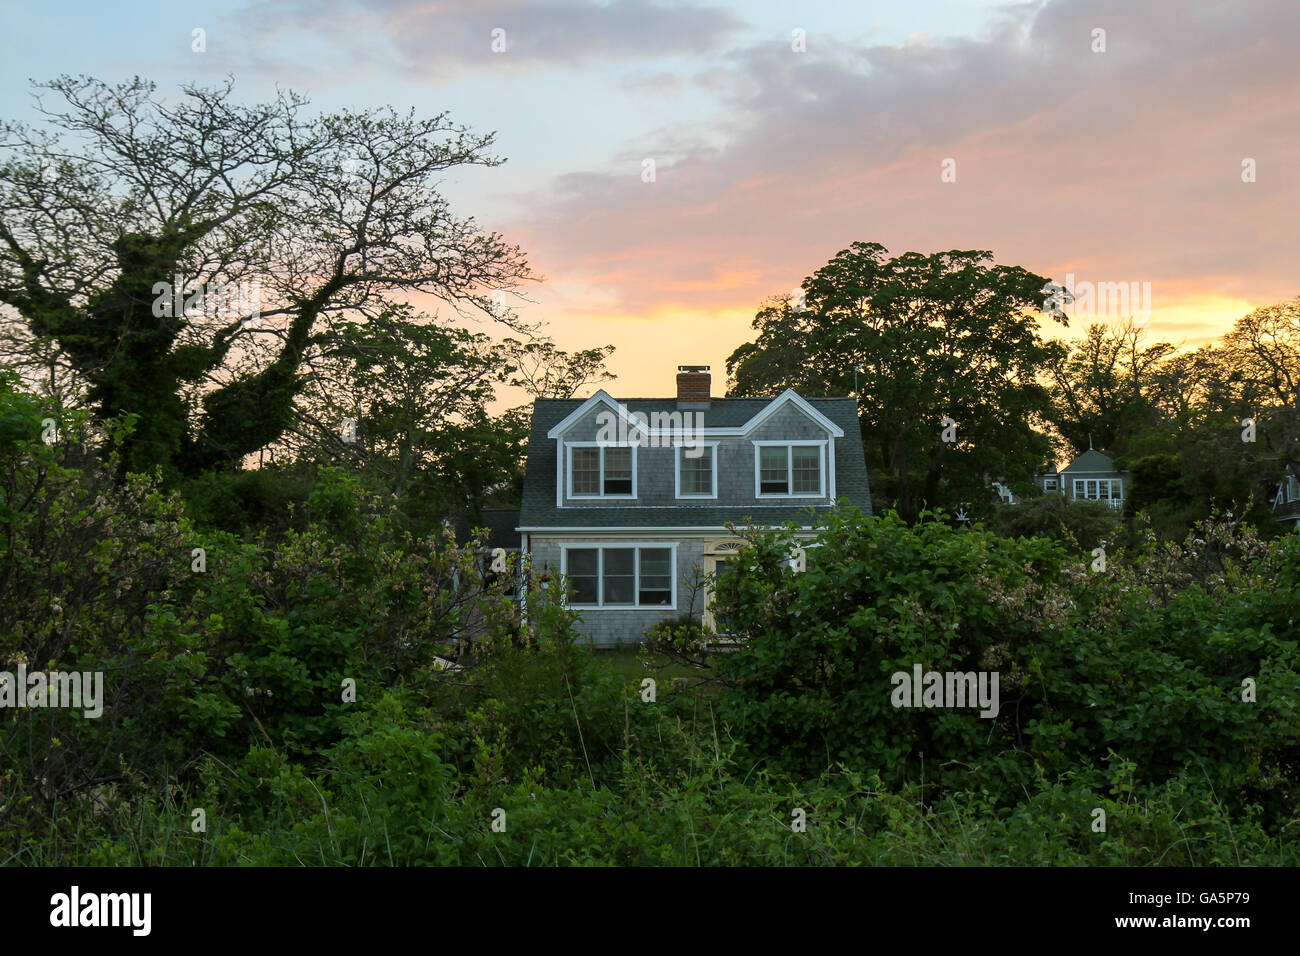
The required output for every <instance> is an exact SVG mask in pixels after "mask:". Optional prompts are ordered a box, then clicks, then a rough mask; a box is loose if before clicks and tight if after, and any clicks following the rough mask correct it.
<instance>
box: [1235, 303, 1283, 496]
mask: <svg viewBox="0 0 1300 956" xmlns="http://www.w3.org/2000/svg"><path fill="white" fill-rule="evenodd" d="M1224 351H1225V352H1226V356H1227V361H1228V364H1229V367H1230V368H1231V369H1232V372H1233V379H1234V380H1235V381H1237V382H1239V383H1240V384H1241V388H1242V397H1243V399H1244V402H1243V404H1245V403H1250V404H1252V405H1253V406H1254V407H1252V408H1251V409H1250V411H1249V413H1248V414H1249V417H1252V418H1256V419H1257V428H1256V433H1257V434H1256V437H1257V440H1258V442H1259V444H1260V445H1261V446H1262V448H1263V450H1264V452H1265V454H1264V455H1263V456H1260V457H1261V458H1264V459H1265V461H1267V463H1268V465H1269V466H1270V467H1271V469H1272V471H1273V477H1274V478H1275V479H1276V478H1280V477H1282V476H1283V475H1286V474H1292V475H1297V476H1300V296H1298V297H1296V298H1295V299H1292V300H1291V301H1289V302H1283V303H1278V304H1275V305H1268V306H1264V307H1262V308H1259V309H1255V310H1254V311H1253V312H1251V313H1250V314H1248V315H1244V316H1242V317H1241V318H1239V319H1238V320H1237V322H1236V324H1235V325H1234V326H1233V329H1232V331H1231V332H1229V333H1228V335H1227V336H1225V338H1224Z"/></svg>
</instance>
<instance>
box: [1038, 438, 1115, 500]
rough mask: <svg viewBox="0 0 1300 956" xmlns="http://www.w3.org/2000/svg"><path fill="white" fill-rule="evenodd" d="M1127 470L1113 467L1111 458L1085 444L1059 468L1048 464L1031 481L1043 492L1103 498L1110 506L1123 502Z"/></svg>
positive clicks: (1067, 496)
mask: <svg viewBox="0 0 1300 956" xmlns="http://www.w3.org/2000/svg"><path fill="white" fill-rule="evenodd" d="M1127 480H1128V474H1127V472H1122V471H1117V470H1116V469H1115V460H1114V459H1113V458H1111V457H1109V456H1107V455H1103V454H1102V453H1101V452H1099V451H1097V450H1096V449H1095V448H1092V447H1089V448H1088V450H1087V451H1085V452H1084V453H1083V454H1082V455H1080V456H1079V457H1078V458H1076V459H1074V461H1072V462H1070V463H1069V464H1068V465H1066V466H1065V467H1064V468H1063V469H1061V470H1060V471H1057V469H1056V466H1055V465H1052V466H1050V467H1049V468H1048V469H1047V470H1046V471H1043V472H1041V473H1039V474H1037V475H1035V476H1034V483H1035V484H1037V485H1038V487H1039V488H1041V489H1042V490H1043V494H1047V495H1063V496H1064V497H1066V498H1068V499H1070V500H1072V501H1104V502H1105V503H1106V504H1108V505H1110V506H1111V507H1112V508H1121V507H1123V505H1124V485H1125V482H1126V481H1127Z"/></svg>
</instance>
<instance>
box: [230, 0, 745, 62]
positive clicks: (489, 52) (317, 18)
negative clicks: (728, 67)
mask: <svg viewBox="0 0 1300 956" xmlns="http://www.w3.org/2000/svg"><path fill="white" fill-rule="evenodd" d="M239 17H240V19H241V20H243V21H245V22H256V23H257V24H258V27H259V29H258V37H257V40H258V43H259V44H260V45H261V46H262V47H264V48H266V47H273V46H275V45H276V42H277V38H278V37H279V36H281V35H283V34H284V33H286V32H291V33H293V34H295V35H296V36H301V35H302V34H309V35H312V36H314V37H315V38H316V39H318V40H321V41H325V42H328V43H330V44H331V46H332V47H336V48H337V49H338V50H350V51H351V58H352V64H353V65H355V66H364V65H365V62H366V61H365V60H364V59H363V57H362V56H360V55H358V54H359V53H361V52H362V51H365V53H366V54H367V55H372V54H373V52H374V47H373V44H366V45H364V46H358V44H357V42H356V40H357V38H360V37H376V36H377V37H380V38H382V46H383V49H384V51H385V58H386V60H387V62H386V64H385V65H386V66H388V67H389V68H390V69H391V68H392V67H394V66H396V67H397V68H398V69H400V70H401V71H403V72H405V73H408V74H414V75H423V76H430V77H439V78H448V77H450V76H452V75H457V74H460V73H463V72H464V71H465V70H467V69H518V68H529V67H536V66H539V65H555V66H565V67H574V66H587V65H590V64H593V63H597V62H601V61H618V62H625V61H628V60H642V59H644V60H651V59H654V58H661V57H667V56H675V55H687V56H699V55H703V54H707V53H713V52H716V51H717V50H718V49H719V48H720V47H721V45H722V44H723V43H724V42H725V41H726V40H727V38H728V37H729V36H731V35H732V34H734V33H736V32H737V31H739V30H742V29H744V28H746V27H747V26H748V25H747V24H746V22H745V21H744V20H742V19H741V18H740V17H739V16H737V15H736V14H735V13H733V12H732V11H730V10H729V9H726V8H722V7H711V6H703V5H698V4H693V3H685V2H655V0H609V2H604V3H602V2H596V0H297V2H288V3H283V2H274V3H272V2H269V0H268V2H264V3H260V4H257V5H255V6H253V7H250V8H247V9H246V10H245V11H243V12H242V13H241V14H240V15H239ZM372 65H373V63H372Z"/></svg>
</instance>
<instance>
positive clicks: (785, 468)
mask: <svg viewBox="0 0 1300 956" xmlns="http://www.w3.org/2000/svg"><path fill="white" fill-rule="evenodd" d="M754 452H755V475H754V484H755V489H754V497H756V498H823V497H825V495H826V490H825V488H826V482H825V477H826V467H825V457H826V443H825V442H818V443H812V442H755V443H754Z"/></svg>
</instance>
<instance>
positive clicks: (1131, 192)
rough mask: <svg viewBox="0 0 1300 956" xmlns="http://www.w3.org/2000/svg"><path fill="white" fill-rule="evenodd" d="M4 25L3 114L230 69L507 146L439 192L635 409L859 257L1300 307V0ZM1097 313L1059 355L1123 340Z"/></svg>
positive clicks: (1, 20)
mask: <svg viewBox="0 0 1300 956" xmlns="http://www.w3.org/2000/svg"><path fill="white" fill-rule="evenodd" d="M0 27H2V28H0V78H2V79H3V82H0V117H3V118H6V119H17V120H25V121H30V120H31V119H32V118H33V114H32V105H31V88H30V81H31V80H45V79H52V78H54V77H55V76H57V75H59V74H62V73H72V74H80V73H85V74H90V75H92V76H95V77H97V78H100V79H103V80H107V81H118V80H122V79H126V78H128V77H130V76H134V75H140V76H144V77H147V78H149V79H151V80H154V81H155V82H157V83H158V84H159V87H160V90H161V91H162V92H170V91H174V90H175V89H176V88H177V87H178V86H179V84H182V83H186V82H198V83H204V84H208V83H216V82H219V81H220V80H222V79H223V78H224V77H226V76H227V75H232V76H234V78H235V81H236V87H235V94H236V96H238V97H239V98H240V99H241V100H243V101H244V102H246V103H249V104H251V103H255V102H258V101H260V100H262V99H264V98H265V97H266V95H267V94H268V93H269V92H271V91H274V90H275V88H276V87H277V86H279V87H284V88H290V89H293V90H295V91H297V92H300V93H304V94H306V95H307V96H309V97H310V99H311V101H312V103H313V104H314V105H315V106H316V107H319V108H320V109H322V110H338V109H345V108H347V109H353V110H359V109H366V108H371V107H380V106H387V105H392V106H395V107H398V108H400V109H403V110H405V109H406V108H408V107H413V108H414V109H415V110H416V111H417V112H418V113H422V114H426V115H432V114H435V113H439V112H442V111H444V110H446V111H449V112H450V114H451V118H452V119H453V120H455V121H457V122H460V123H464V124H466V125H468V126H470V127H472V128H473V129H475V130H477V131H482V132H487V131H495V132H496V142H495V146H494V152H495V153H496V154H497V155H499V156H502V157H504V158H505V159H506V160H507V161H506V163H505V164H504V165H502V166H498V167H493V168H475V169H467V170H463V171H459V172H458V173H457V174H455V175H452V176H450V177H449V178H448V179H447V180H446V182H445V184H444V187H443V188H444V191H445V193H446V195H447V196H448V197H449V198H450V199H451V200H452V202H453V208H454V210H455V211H456V212H457V213H458V214H461V215H472V216H474V217H475V219H476V220H477V221H478V222H479V223H480V224H482V225H483V226H484V227H485V228H487V229H490V230H494V231H497V232H500V233H502V234H503V235H504V237H505V238H506V239H507V240H508V241H510V242H512V243H517V244H519V245H520V246H521V247H522V248H523V250H524V251H525V253H526V254H527V256H528V259H529V261H530V264H531V265H532V267H533V269H534V270H535V271H536V272H537V273H538V274H539V275H540V276H541V279H540V281H538V282H536V283H534V284H531V285H530V286H529V287H528V288H526V290H525V293H526V295H527V298H528V300H529V301H527V302H522V303H512V305H513V307H514V308H515V310H516V311H517V312H518V314H519V315H520V316H521V318H523V319H525V320H528V321H540V322H545V323H546V329H545V331H546V333H547V334H549V335H550V336H551V337H552V338H554V339H555V341H556V342H557V344H559V345H560V347H562V348H565V349H569V350H575V349H581V348H592V347H595V346H598V345H605V344H612V345H614V346H615V347H616V351H615V353H614V355H613V357H612V358H611V360H610V362H609V366H610V369H611V371H613V372H614V373H616V374H617V376H618V379H617V381H616V382H615V383H613V384H612V385H608V386H606V387H607V388H608V390H609V391H611V393H613V394H615V395H616V396H629V397H630V396H653V395H666V394H671V393H672V391H673V376H674V375H675V372H676V367H677V366H678V365H682V364H689V365H700V364H704V365H711V366H712V367H713V370H714V382H715V386H714V389H715V394H721V388H722V379H723V376H724V374H725V373H724V368H725V361H726V357H727V356H728V355H729V354H730V353H731V351H732V350H733V349H735V348H736V347H737V346H739V345H741V344H742V343H744V342H746V341H749V340H751V339H752V338H753V335H754V333H753V332H752V330H751V328H750V322H751V321H752V319H753V316H754V313H755V312H756V311H757V309H758V308H759V307H760V305H761V304H762V302H763V301H764V300H765V299H767V298H769V297H771V296H774V295H780V294H783V293H789V292H791V291H792V290H793V289H794V288H795V287H797V286H798V285H799V284H800V282H802V280H803V279H804V278H805V277H806V276H808V275H810V274H812V273H813V272H814V271H815V270H816V269H817V268H818V267H820V266H822V265H824V264H825V263H826V262H827V261H828V260H829V259H830V258H832V257H833V256H834V255H835V254H836V253H837V252H838V251H839V250H841V249H844V248H846V247H847V246H848V245H849V244H850V243H852V242H854V241H863V242H879V243H881V244H882V245H884V246H885V247H886V248H887V249H888V250H889V251H890V252H891V254H900V253H903V252H906V251H917V252H923V253H932V252H940V251H944V250H948V249H980V250H988V251H989V252H990V253H991V255H992V257H993V259H994V261H996V262H998V263H1001V264H1006V265H1019V266H1023V267H1024V268H1026V269H1029V270H1031V271H1034V272H1037V273H1039V274H1041V275H1044V276H1047V277H1049V278H1051V279H1052V280H1054V281H1056V282H1060V283H1063V284H1066V283H1068V284H1070V285H1071V286H1072V287H1073V288H1074V290H1075V291H1076V294H1078V293H1079V292H1080V291H1082V290H1084V289H1085V288H1089V287H1087V286H1086V284H1087V283H1093V284H1096V285H1098V286H1100V287H1102V288H1106V287H1107V285H1108V284H1119V283H1123V284H1124V287H1125V288H1126V289H1129V290H1131V296H1130V301H1129V306H1128V308H1127V311H1128V312H1134V313H1135V314H1136V315H1137V317H1138V318H1139V320H1140V321H1142V322H1145V323H1146V327H1147V330H1148V335H1149V336H1150V337H1151V339H1152V340H1153V341H1168V342H1172V343H1174V344H1175V345H1180V346H1184V347H1194V346H1196V345H1199V344H1202V343H1204V342H1208V341H1212V340H1214V339H1216V338H1217V337H1218V336H1220V335H1222V334H1223V333H1224V332H1226V331H1227V330H1228V329H1229V328H1230V327H1231V325H1232V322H1233V320H1234V319H1236V318H1237V317H1239V316H1241V315H1244V314H1245V313H1247V312H1249V311H1250V310H1251V309H1252V308H1255V307H1257V306H1260V305H1265V304H1268V303H1272V302H1279V301H1282V300H1284V299H1289V298H1292V297H1294V296H1296V295H1300V268H1298V264H1300V228H1297V226H1298V224H1300V223H1298V216H1297V214H1298V213H1300V79H1298V74H1300V56H1297V54H1296V49H1297V40H1298V39H1300V2H1298V0H1235V2H1222V0H1113V2H1112V0H1047V2H1031V3H986V2H976V0H909V2H906V3H898V2H890V3H880V2H875V0H869V2H853V3H850V2H844V0H839V2H829V3H826V2H799V3H778V2H771V0H751V2H745V3H734V4H724V3H711V2H707V0H699V2H681V3H678V2H670V0H536V2H512V0H465V2H450V0H449V2H442V0H263V2H253V3H240V2H232V3H192V2H185V0H168V2H143V0H115V2H113V3H103V2H102V0H96V2H86V3H61V2H41V3H35V4H25V5H23V6H22V7H21V8H18V7H16V6H15V5H13V4H9V5H6V7H5V8H4V10H3V12H0ZM195 30H202V31H203V34H202V35H203V39H204V44H203V45H204V47H205V49H203V50H202V51H201V52H200V51H196V50H195V49H194V47H195V45H196V44H195V41H194V36H195V34H194V31H195ZM494 31H504V33H497V34H495V38H496V40H497V42H496V44H495V45H496V46H497V48H498V49H497V50H494V49H493V46H494ZM502 40H504V49H500V48H501V46H502V43H501V41H502ZM647 161H652V162H653V169H654V176H653V180H652V181H647V178H648V177H647V176H646V175H645V171H646V169H647ZM1134 283H1136V285H1133V284H1134ZM1110 288H1111V289H1112V291H1113V290H1114V289H1115V288H1118V286H1117V285H1111V286H1110ZM1092 299H1093V303H1092V304H1093V305H1094V306H1097V305H1100V303H1098V302H1097V301H1096V299H1097V297H1096V296H1093V297H1092ZM1086 302H1087V300H1086V299H1085V298H1084V297H1080V299H1079V302H1078V303H1077V304H1078V305H1079V306H1081V308H1079V309H1076V310H1075V311H1076V313H1077V314H1076V315H1075V316H1074V317H1073V318H1072V320H1071V323H1070V328H1069V330H1068V332H1065V333H1062V332H1061V331H1060V330H1059V329H1058V328H1057V327H1055V326H1053V325H1051V324H1047V325H1046V326H1045V328H1044V331H1045V333H1048V334H1052V335H1059V334H1066V335H1074V334H1079V333H1081V332H1082V331H1083V328H1084V327H1085V326H1086V325H1087V324H1088V322H1089V321H1094V320H1113V319H1119V318H1122V316H1121V315H1120V314H1119V313H1120V312H1121V311H1124V306H1123V305H1122V304H1121V305H1116V306H1112V307H1110V308H1094V309H1093V310H1092V311H1091V312H1090V311H1089V310H1088V309H1087V308H1086V307H1084V306H1085V303H1086Z"/></svg>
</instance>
